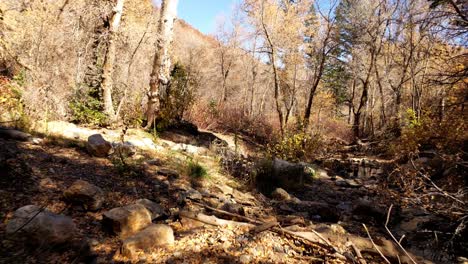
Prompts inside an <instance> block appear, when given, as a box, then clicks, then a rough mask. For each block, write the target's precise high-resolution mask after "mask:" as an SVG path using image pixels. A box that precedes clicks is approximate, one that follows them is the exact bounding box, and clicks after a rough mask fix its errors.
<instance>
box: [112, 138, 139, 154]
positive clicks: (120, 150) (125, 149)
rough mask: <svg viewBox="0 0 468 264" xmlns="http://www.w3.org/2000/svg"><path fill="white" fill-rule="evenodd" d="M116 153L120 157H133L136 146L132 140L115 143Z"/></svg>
mask: <svg viewBox="0 0 468 264" xmlns="http://www.w3.org/2000/svg"><path fill="white" fill-rule="evenodd" d="M112 145H113V149H114V155H117V156H118V157H124V158H127V157H131V156H133V155H135V154H136V148H135V146H133V145H132V143H130V142H124V143H113V144H112Z"/></svg>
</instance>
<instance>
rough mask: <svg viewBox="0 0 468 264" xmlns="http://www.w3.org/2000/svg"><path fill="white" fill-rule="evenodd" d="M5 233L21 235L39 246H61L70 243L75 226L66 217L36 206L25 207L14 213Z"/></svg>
mask: <svg viewBox="0 0 468 264" xmlns="http://www.w3.org/2000/svg"><path fill="white" fill-rule="evenodd" d="M31 219H32V220H31ZM25 224H26V225H25ZM19 229H20V230H19ZM18 230H19V231H18ZM6 233H7V234H14V233H16V234H19V235H23V236H24V237H25V238H28V239H30V240H32V241H34V242H38V243H41V244H42V243H44V244H62V243H65V242H69V241H71V239H72V238H73V237H74V235H75V233H76V226H75V224H74V223H73V220H72V219H71V218H70V217H68V216H64V215H58V214H54V213H52V212H50V211H47V210H45V209H44V210H41V208H40V207H39V206H36V205H27V206H24V207H21V208H19V209H18V210H16V211H15V212H14V214H13V218H12V219H11V220H10V221H9V222H8V224H7V226H6Z"/></svg>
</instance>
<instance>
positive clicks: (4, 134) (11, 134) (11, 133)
mask: <svg viewBox="0 0 468 264" xmlns="http://www.w3.org/2000/svg"><path fill="white" fill-rule="evenodd" d="M0 138H5V139H13V140H18V141H28V140H30V139H31V138H32V136H31V135H30V134H28V133H24V132H21V131H18V130H13V129H4V128H0Z"/></svg>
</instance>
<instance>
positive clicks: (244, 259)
mask: <svg viewBox="0 0 468 264" xmlns="http://www.w3.org/2000/svg"><path fill="white" fill-rule="evenodd" d="M239 262H240V263H242V264H248V263H251V262H252V257H251V256H249V255H241V256H240V257H239Z"/></svg>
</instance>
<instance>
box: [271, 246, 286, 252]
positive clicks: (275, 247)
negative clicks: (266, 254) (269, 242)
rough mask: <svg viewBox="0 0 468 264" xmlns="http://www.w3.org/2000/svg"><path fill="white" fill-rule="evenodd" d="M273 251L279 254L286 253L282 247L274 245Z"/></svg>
mask: <svg viewBox="0 0 468 264" xmlns="http://www.w3.org/2000/svg"><path fill="white" fill-rule="evenodd" d="M273 250H274V251H275V252H278V253H285V250H284V248H283V247H282V246H281V245H274V246H273Z"/></svg>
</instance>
